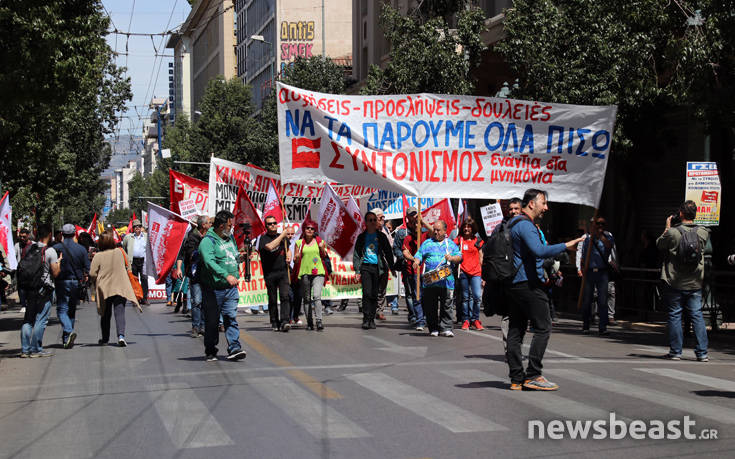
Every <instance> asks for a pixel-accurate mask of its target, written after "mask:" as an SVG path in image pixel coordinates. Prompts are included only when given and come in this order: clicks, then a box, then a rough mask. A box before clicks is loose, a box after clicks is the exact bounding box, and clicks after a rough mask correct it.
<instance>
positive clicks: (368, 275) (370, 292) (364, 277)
mask: <svg viewBox="0 0 735 459" xmlns="http://www.w3.org/2000/svg"><path fill="white" fill-rule="evenodd" d="M360 276H361V280H360V283H361V284H362V320H363V321H366V320H373V319H375V311H376V310H377V309H378V292H379V291H380V276H378V265H371V264H367V263H363V264H362V265H360Z"/></svg>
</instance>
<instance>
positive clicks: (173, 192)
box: [168, 169, 214, 215]
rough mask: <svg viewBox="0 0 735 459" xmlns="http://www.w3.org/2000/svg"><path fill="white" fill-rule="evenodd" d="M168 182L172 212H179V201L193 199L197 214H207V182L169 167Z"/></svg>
mask: <svg viewBox="0 0 735 459" xmlns="http://www.w3.org/2000/svg"><path fill="white" fill-rule="evenodd" d="M168 184H169V198H170V201H171V211H172V212H175V213H179V214H180V213H181V212H180V209H179V202H180V201H184V200H187V199H193V200H194V204H195V205H196V208H197V212H198V214H199V215H207V213H208V212H209V207H208V206H209V199H208V198H209V184H208V183H207V182H203V181H201V180H198V179H195V178H194V177H189V176H188V175H186V174H182V173H180V172H176V171H172V170H170V169H169V171H168ZM212 215H214V214H212Z"/></svg>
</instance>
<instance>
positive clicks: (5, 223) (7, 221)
mask: <svg viewBox="0 0 735 459" xmlns="http://www.w3.org/2000/svg"><path fill="white" fill-rule="evenodd" d="M0 244H2V246H3V249H5V254H6V256H7V264H8V266H7V268H8V269H17V268H18V259H17V258H16V255H15V245H14V244H13V209H12V208H11V207H10V192H8V191H6V192H5V195H4V196H3V198H2V199H0Z"/></svg>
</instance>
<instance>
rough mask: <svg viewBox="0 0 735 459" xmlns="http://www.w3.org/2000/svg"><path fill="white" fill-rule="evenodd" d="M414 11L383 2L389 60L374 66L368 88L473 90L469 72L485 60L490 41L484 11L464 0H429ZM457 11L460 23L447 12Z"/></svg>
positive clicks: (384, 91) (366, 90) (407, 91)
mask: <svg viewBox="0 0 735 459" xmlns="http://www.w3.org/2000/svg"><path fill="white" fill-rule="evenodd" d="M414 13H415V14H411V15H407V16H404V15H401V14H400V12H398V11H397V10H396V9H394V8H392V7H391V6H390V5H388V4H385V5H383V10H382V12H381V16H380V24H381V26H382V28H383V33H384V34H385V37H386V38H387V39H388V41H389V42H390V44H391V48H390V51H389V62H388V64H387V65H386V66H385V68H383V69H381V68H379V67H377V66H372V67H371V68H370V70H369V72H368V77H367V82H366V85H365V87H364V88H363V89H362V93H363V94H412V93H419V92H433V93H439V94H470V93H472V92H473V91H474V82H473V78H472V77H471V75H470V72H471V71H472V70H473V69H474V68H476V67H477V66H478V65H479V64H480V61H481V54H482V51H483V50H484V49H485V46H484V44H483V42H482V39H481V36H480V35H481V33H482V32H483V30H484V29H485V23H484V19H485V16H484V13H483V12H482V10H480V9H477V8H471V7H468V6H467V5H466V2H463V1H451V2H439V1H433V2H428V3H427V5H424V6H423V8H422V9H419V10H417V11H415V12H414ZM452 13H454V15H455V16H453V17H454V18H455V19H456V29H454V28H450V23H449V22H448V20H447V16H449V15H450V14H452Z"/></svg>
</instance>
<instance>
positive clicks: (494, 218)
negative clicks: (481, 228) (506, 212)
mask: <svg viewBox="0 0 735 459" xmlns="http://www.w3.org/2000/svg"><path fill="white" fill-rule="evenodd" d="M480 214H482V223H483V224H484V225H485V234H486V235H488V236H490V235H491V234H492V233H493V230H494V229H495V227H496V226H498V225H499V224H500V222H502V221H503V209H501V208H500V203H497V202H496V203H495V204H490V205H489V206H485V207H480Z"/></svg>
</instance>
